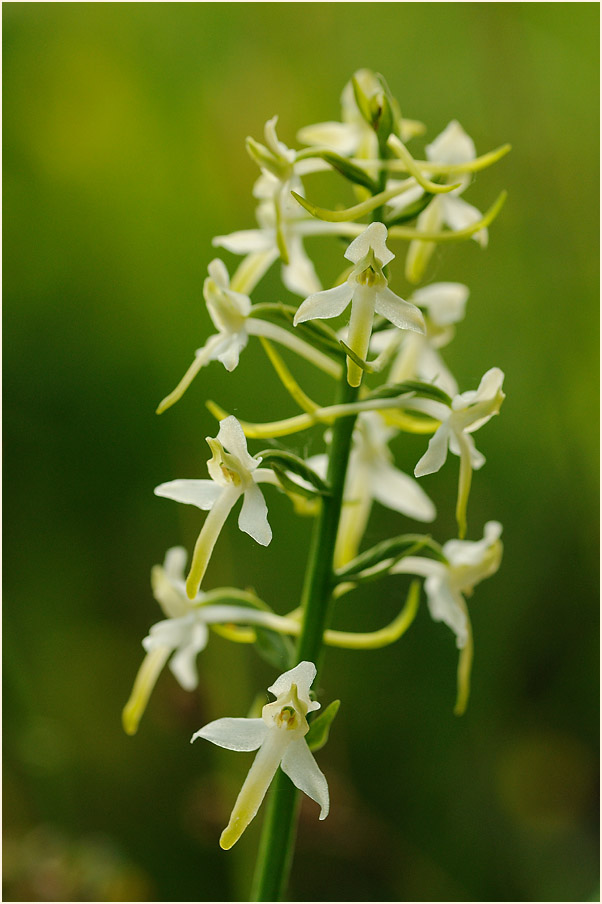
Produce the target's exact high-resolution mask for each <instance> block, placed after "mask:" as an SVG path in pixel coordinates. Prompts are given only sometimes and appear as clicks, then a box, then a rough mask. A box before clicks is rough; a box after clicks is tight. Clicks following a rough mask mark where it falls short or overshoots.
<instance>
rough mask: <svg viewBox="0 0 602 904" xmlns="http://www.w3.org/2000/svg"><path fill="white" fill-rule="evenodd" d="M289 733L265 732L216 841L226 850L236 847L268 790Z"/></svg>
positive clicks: (287, 742)
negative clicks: (229, 814) (227, 821)
mask: <svg viewBox="0 0 602 904" xmlns="http://www.w3.org/2000/svg"><path fill="white" fill-rule="evenodd" d="M292 737H293V736H292V732H287V731H286V730H285V731H280V730H279V729H277V728H272V729H268V731H267V733H266V736H265V739H264V741H263V743H262V745H261V747H260V748H259V751H258V752H257V755H256V757H255V759H254V761H253V765H252V766H251V768H250V770H249V774H248V775H247V777H246V779H245V782H244V784H243V786H242V788H241V789H240V794H239V795H238V797H237V798H236V803H235V804H234V809H233V810H232V815H231V816H230V821H229V823H228V825H227V826H226V828H225V829H224V831H223V832H222V835H221V838H220V840H219V843H220V847H222V848H223V849H224V850H225V851H228V850H230V848H231V847H232V845H234V844H236V842H237V841H238V839H239V838H240V836H241V835H242V833H243V832H244V830H245V829H246V828H247V826H248V825H249V823H250V822H251V820H252V819H253V817H254V816H255V814H256V813H257V810H258V809H259V807H260V805H261V802H262V801H263V798H264V797H265V794H266V791H267V790H268V788H269V786H270V783H271V781H272V779H273V778H274V775H275V774H276V770H277V769H278V766H279V764H280V760H281V759H282V756H283V754H284V751H285V750H286V748H287V746H288V745H289V744H290V743H291V742H292Z"/></svg>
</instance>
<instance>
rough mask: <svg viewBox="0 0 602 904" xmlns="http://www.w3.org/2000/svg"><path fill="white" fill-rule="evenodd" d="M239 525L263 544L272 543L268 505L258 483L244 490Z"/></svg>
mask: <svg viewBox="0 0 602 904" xmlns="http://www.w3.org/2000/svg"><path fill="white" fill-rule="evenodd" d="M238 526H239V527H240V529H241V530H242V531H244V532H245V534H248V535H249V536H250V537H253V539H254V540H256V541H257V542H258V543H260V544H261V545H262V546H268V545H269V544H270V541H271V539H272V528H271V527H270V525H269V523H268V507H267V505H266V503H265V499H264V498H263V493H262V492H261V490H260V489H259V487H258V486H257V484H256V483H252V484H250V485H249V486H248V487H247V488H246V490H245V491H244V495H243V503H242V508H241V510H240V515H239V516H238Z"/></svg>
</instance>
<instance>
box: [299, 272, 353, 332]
mask: <svg viewBox="0 0 602 904" xmlns="http://www.w3.org/2000/svg"><path fill="white" fill-rule="evenodd" d="M353 290H354V286H352V285H350V283H348V282H344V283H343V284H342V285H341V286H335V287H334V289H325V290H324V291H323V292H316V293H315V294H314V295H310V296H309V298H306V299H305V301H304V302H302V303H301V305H300V306H299V308H298V310H297V313H296V314H295V319H294V321H293V324H294V326H297V324H298V323H305V321H306V320H327V319H328V318H329V317H338V315H339V314H342V313H343V311H344V310H345V308H346V307H347V305H348V304H349V302H350V301H351V296H352V295H353Z"/></svg>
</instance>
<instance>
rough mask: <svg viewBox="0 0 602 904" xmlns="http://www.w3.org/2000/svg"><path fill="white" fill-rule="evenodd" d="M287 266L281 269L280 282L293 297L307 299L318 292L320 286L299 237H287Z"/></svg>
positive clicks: (292, 235)
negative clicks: (297, 296) (299, 296)
mask: <svg viewBox="0 0 602 904" xmlns="http://www.w3.org/2000/svg"><path fill="white" fill-rule="evenodd" d="M287 250H288V264H284V265H283V267H282V282H283V283H284V285H285V286H286V288H287V289H288V290H289V292H293V294H294V295H301V297H302V298H305V297H307V296H308V295H311V294H313V293H316V292H320V291H321V289H322V284H321V282H320V280H319V279H318V274H317V273H316V268H315V267H314V265H313V263H312V261H311V260H310V258H309V256H308V254H307V252H306V251H305V248H304V247H303V242H302V240H301V237H300V236H299V235H295V234H294V233H293V234H291V235H287Z"/></svg>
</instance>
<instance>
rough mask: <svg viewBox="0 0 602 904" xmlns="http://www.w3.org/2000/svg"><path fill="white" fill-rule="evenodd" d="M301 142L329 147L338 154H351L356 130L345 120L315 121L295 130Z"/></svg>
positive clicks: (355, 145) (355, 143) (354, 147)
mask: <svg viewBox="0 0 602 904" xmlns="http://www.w3.org/2000/svg"><path fill="white" fill-rule="evenodd" d="M297 138H298V139H299V141H300V142H301V143H302V144H310V145H316V146H318V147H319V146H321V145H324V146H325V147H327V148H331V149H332V150H333V151H338V152H339V153H340V154H351V153H353V151H354V150H355V149H356V147H357V143H358V130H357V128H356V126H353V125H350V124H349V123H346V122H317V123H315V124H314V125H311V126H304V127H303V128H302V129H299V131H298V132H297Z"/></svg>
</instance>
